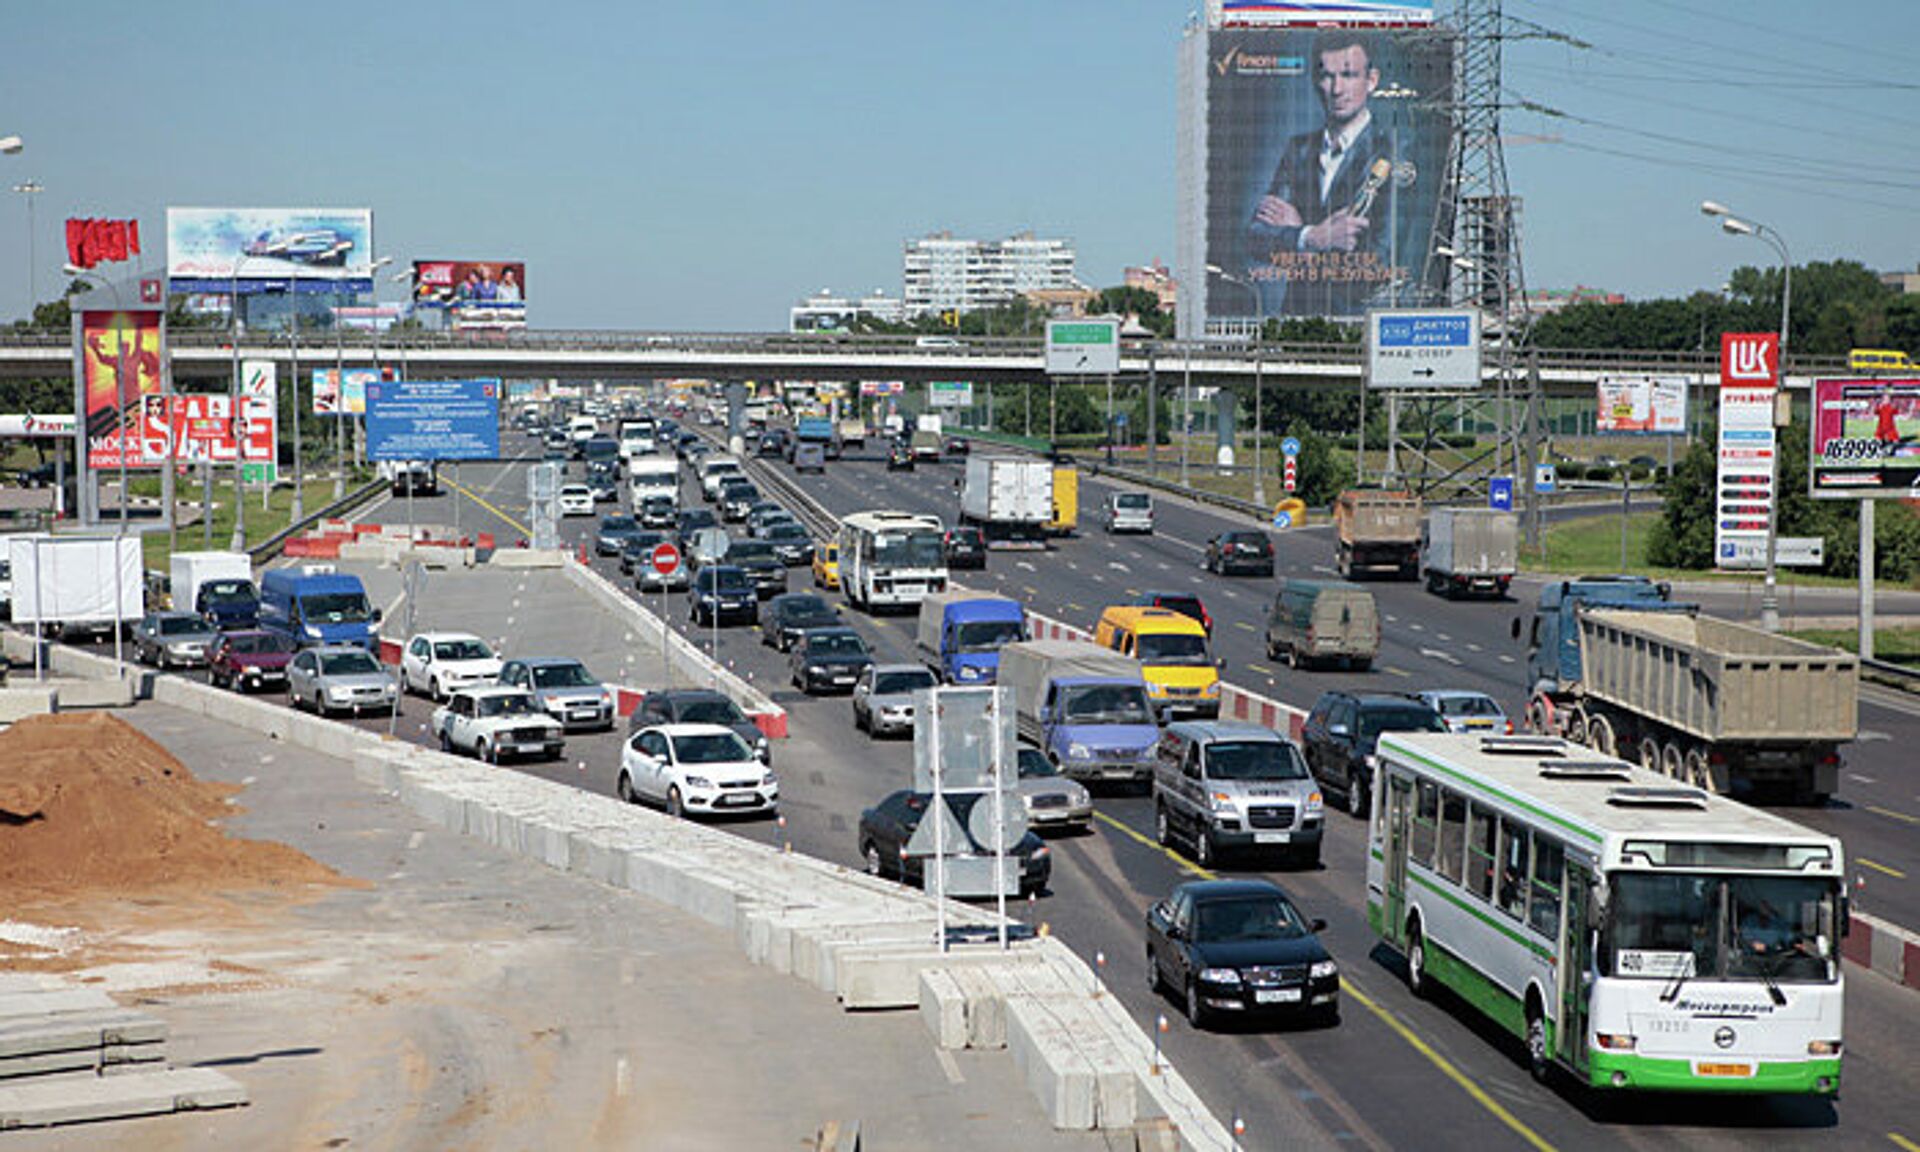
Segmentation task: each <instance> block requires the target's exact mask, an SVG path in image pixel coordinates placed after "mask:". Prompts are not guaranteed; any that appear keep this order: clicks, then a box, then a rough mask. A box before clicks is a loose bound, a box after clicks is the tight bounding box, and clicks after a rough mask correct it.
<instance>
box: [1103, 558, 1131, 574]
mask: <svg viewBox="0 0 1920 1152" xmlns="http://www.w3.org/2000/svg"><path fill="white" fill-rule="evenodd" d="M1107 568H1108V569H1109V570H1110V571H1114V572H1127V571H1131V569H1129V568H1128V567H1127V566H1126V565H1125V564H1122V563H1120V561H1118V560H1109V561H1107Z"/></svg>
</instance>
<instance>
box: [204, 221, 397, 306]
mask: <svg viewBox="0 0 1920 1152" xmlns="http://www.w3.org/2000/svg"><path fill="white" fill-rule="evenodd" d="M167 277H168V279H170V280H171V281H172V288H173V291H175V292H189V293H193V292H202V293H219V294H221V295H225V294H226V293H228V292H238V293H241V294H243V295H244V294H246V293H251V292H285V291H287V290H288V289H289V287H291V288H292V289H293V290H295V291H298V292H310V293H315V294H319V295H325V294H327V293H332V292H342V291H355V292H371V291H373V210H372V209H371V208H169V209H167Z"/></svg>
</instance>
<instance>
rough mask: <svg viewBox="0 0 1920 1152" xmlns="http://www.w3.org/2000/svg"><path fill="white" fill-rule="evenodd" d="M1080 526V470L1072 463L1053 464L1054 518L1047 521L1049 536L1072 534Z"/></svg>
mask: <svg viewBox="0 0 1920 1152" xmlns="http://www.w3.org/2000/svg"><path fill="white" fill-rule="evenodd" d="M1079 526H1080V470H1079V469H1078V468H1074V467H1072V466H1070V465H1065V464H1056V465H1054V466H1053V518H1052V519H1051V520H1048V521H1047V524H1046V529H1047V534H1048V535H1049V536H1071V535H1073V532H1074V529H1076V528H1078V527H1079Z"/></svg>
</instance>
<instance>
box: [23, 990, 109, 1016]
mask: <svg viewBox="0 0 1920 1152" xmlns="http://www.w3.org/2000/svg"><path fill="white" fill-rule="evenodd" d="M118 1007H120V1006H119V1005H118V1004H116V1003H114V1002H113V997H111V996H109V995H107V994H106V993H105V992H102V991H100V990H99V989H97V988H46V989H32V988H29V989H24V990H19V991H10V992H0V1023H4V1022H6V1021H8V1020H12V1019H14V1018H17V1017H25V1018H28V1019H33V1018H37V1017H41V1016H46V1015H49V1014H51V1013H54V1012H92V1011H104V1010H109V1009H115V1008H118Z"/></svg>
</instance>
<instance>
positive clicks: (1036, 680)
mask: <svg viewBox="0 0 1920 1152" xmlns="http://www.w3.org/2000/svg"><path fill="white" fill-rule="evenodd" d="M1000 683H1001V684H1002V685H1003V686H1005V687H1006V688H1007V689H1008V691H1009V693H1010V694H1011V695H1012V697H1013V707H1014V720H1015V724H1016V726H1017V728H1018V730H1019V733H1020V738H1021V739H1023V740H1027V741H1030V742H1032V743H1033V744H1036V745H1038V746H1039V747H1040V749H1041V750H1042V751H1044V752H1045V753H1046V755H1047V759H1048V760H1049V761H1051V762H1052V763H1053V764H1054V766H1055V767H1057V768H1059V769H1060V771H1061V772H1062V773H1064V774H1066V775H1067V776H1071V777H1073V778H1074V779H1077V780H1116V781H1122V780H1123V781H1133V782H1135V783H1137V784H1143V785H1145V784H1150V783H1151V782H1152V780H1153V763H1154V750H1155V748H1157V747H1158V745H1159V742H1160V726H1159V725H1158V724H1157V723H1155V719H1154V709H1153V701H1152V699H1151V698H1149V697H1148V695H1147V684H1146V681H1145V679H1143V678H1142V676H1141V674H1140V665H1139V664H1138V663H1136V662H1135V661H1133V660H1129V659H1128V658H1127V657H1125V656H1122V655H1120V654H1119V653H1118V652H1109V651H1107V650H1106V649H1105V648H1102V647H1100V646H1098V645H1096V644H1089V643H1087V642H1086V641H1084V640H1025V641H1021V642H1020V643H1018V644H1008V645H1007V646H1006V647H1004V648H1002V649H1000Z"/></svg>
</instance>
